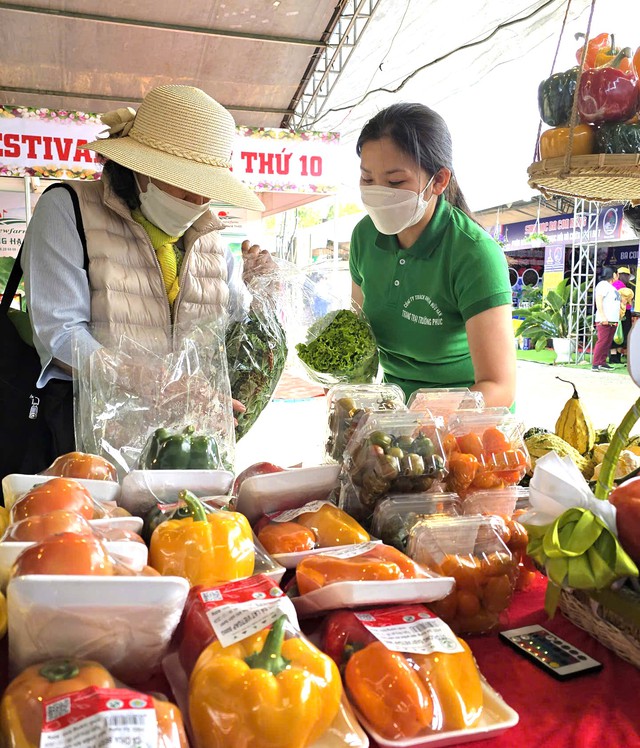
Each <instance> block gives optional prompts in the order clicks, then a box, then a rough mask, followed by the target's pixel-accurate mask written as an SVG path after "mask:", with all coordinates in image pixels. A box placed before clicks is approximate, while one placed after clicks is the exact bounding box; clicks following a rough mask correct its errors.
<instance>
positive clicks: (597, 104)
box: [578, 47, 638, 125]
mask: <svg viewBox="0 0 640 748" xmlns="http://www.w3.org/2000/svg"><path fill="white" fill-rule="evenodd" d="M630 55H631V50H630V49H629V48H628V47H626V48H625V49H623V50H622V51H621V52H620V53H619V54H618V55H617V56H616V58H615V60H614V61H613V62H612V63H611V65H605V66H603V67H599V68H594V69H592V70H585V71H584V72H583V73H582V78H581V79H580V85H579V87H578V112H579V113H580V119H581V120H582V121H583V122H590V123H591V124H593V125H600V124H602V123H603V122H624V121H625V120H628V119H629V118H630V117H633V115H634V114H635V113H636V110H637V109H638V87H637V85H636V79H635V77H634V76H632V75H630V74H627V73H624V72H622V71H621V70H619V69H618V66H619V64H620V62H621V61H622V60H623V59H625V58H626V57H629V56H630Z"/></svg>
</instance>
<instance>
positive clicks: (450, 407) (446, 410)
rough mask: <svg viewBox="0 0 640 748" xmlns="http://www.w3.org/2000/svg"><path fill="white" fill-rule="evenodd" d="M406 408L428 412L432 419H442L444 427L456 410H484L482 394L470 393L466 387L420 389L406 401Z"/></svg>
mask: <svg viewBox="0 0 640 748" xmlns="http://www.w3.org/2000/svg"><path fill="white" fill-rule="evenodd" d="M407 408H408V410H411V411H418V412H420V413H425V412H428V413H430V414H431V415H432V416H433V417H434V418H438V417H440V418H442V419H443V420H444V422H445V425H446V424H447V423H448V422H449V419H450V418H451V416H452V415H453V414H454V413H455V412H456V411H458V410H481V409H482V408H484V397H483V396H482V392H472V391H471V390H470V389H469V388H468V387H444V388H438V389H426V388H421V389H419V390H416V391H415V392H414V393H413V394H412V395H411V397H410V398H409V400H408V401H407Z"/></svg>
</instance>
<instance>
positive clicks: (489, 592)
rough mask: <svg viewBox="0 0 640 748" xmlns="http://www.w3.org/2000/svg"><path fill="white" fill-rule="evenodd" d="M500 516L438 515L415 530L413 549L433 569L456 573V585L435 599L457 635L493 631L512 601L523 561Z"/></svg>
mask: <svg viewBox="0 0 640 748" xmlns="http://www.w3.org/2000/svg"><path fill="white" fill-rule="evenodd" d="M504 535H505V527H504V522H503V521H502V520H501V519H500V518H498V517H483V516H478V515H475V516H470V517H434V518H431V519H425V520H422V521H421V522H418V523H417V524H416V525H414V526H413V528H412V529H411V533H410V535H409V541H408V543H407V554H408V555H409V556H410V557H411V558H412V559H414V560H415V561H416V562H417V563H419V564H421V565H422V566H424V567H425V568H427V569H430V570H431V571H433V572H436V573H438V574H442V575H444V576H451V577H453V578H454V579H455V580H456V584H455V589H454V590H453V592H452V593H451V594H450V595H448V596H447V597H445V598H444V599H443V600H439V601H437V602H434V603H432V604H431V606H430V607H431V608H432V610H433V611H434V612H435V613H436V614H437V615H439V616H440V618H442V619H443V620H444V621H446V622H447V623H448V624H449V625H450V626H451V628H452V629H453V630H454V631H455V632H456V634H479V633H484V632H486V631H491V630H493V629H494V628H495V627H496V626H497V625H498V624H499V620H500V614H501V613H502V612H503V611H504V610H505V609H506V608H507V607H508V606H509V604H510V602H511V597H512V594H513V590H514V586H515V583H516V578H517V562H516V559H514V557H513V555H512V553H511V552H510V551H509V549H508V548H507V546H506V544H505V542H504V540H503V537H504Z"/></svg>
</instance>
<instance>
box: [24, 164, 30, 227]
mask: <svg viewBox="0 0 640 748" xmlns="http://www.w3.org/2000/svg"><path fill="white" fill-rule="evenodd" d="M23 182H24V213H25V216H26V224H27V226H28V225H29V221H30V220H31V177H27V176H25V177H23Z"/></svg>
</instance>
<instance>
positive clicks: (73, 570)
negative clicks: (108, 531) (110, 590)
mask: <svg viewBox="0 0 640 748" xmlns="http://www.w3.org/2000/svg"><path fill="white" fill-rule="evenodd" d="M11 573H12V575H13V576H14V577H17V576H24V575H25V574H89V575H92V576H112V575H113V574H115V573H116V569H115V564H114V563H113V561H112V560H111V558H110V557H109V555H108V553H107V551H106V549H105V547H104V545H103V544H102V543H101V542H100V540H99V539H98V538H97V537H95V535H88V534H83V535H78V534H77V533H74V532H62V533H60V534H59V535H51V536H50V537H48V538H45V539H44V540H41V541H40V542H39V543H36V544H35V545H31V546H29V547H28V548H25V549H24V551H22V553H21V554H20V555H19V556H18V558H17V559H16V561H15V563H14V565H13V569H12V572H11Z"/></svg>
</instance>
